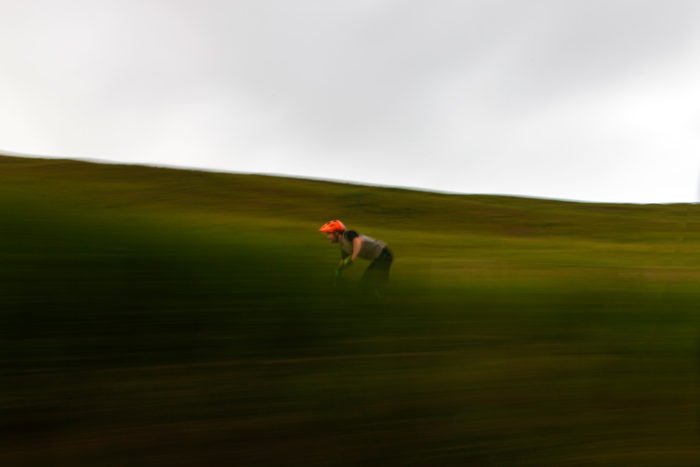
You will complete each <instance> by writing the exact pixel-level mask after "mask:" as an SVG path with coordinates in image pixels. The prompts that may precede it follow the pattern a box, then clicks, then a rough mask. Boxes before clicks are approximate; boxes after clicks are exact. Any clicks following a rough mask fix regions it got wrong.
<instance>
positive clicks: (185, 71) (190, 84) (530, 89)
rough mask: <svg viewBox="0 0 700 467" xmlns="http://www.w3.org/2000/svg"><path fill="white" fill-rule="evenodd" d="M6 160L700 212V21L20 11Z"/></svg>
mask: <svg viewBox="0 0 700 467" xmlns="http://www.w3.org/2000/svg"><path fill="white" fill-rule="evenodd" d="M0 7H1V9H0V64H2V72H1V73H0V149H4V150H8V151H15V152H20V153H27V154H35V155H46V156H61V157H70V158H90V159H103V160H109V161H124V162H128V163H147V164H155V165H169V166H184V167H200V168H208V169H216V170H224V171H236V172H264V173H276V174H288V175H295V176H306V177H313V178H327V179H337V180H348V181H356V182H366V183H370V184H381V185H395V186H405V187H416V188H424V189H432V190H439V191H450V192H460V193H497V194H517V195H526V196H536V197H546V198H559V199H574V200H590V201H615V202H679V201H680V202H683V201H685V202H687V201H696V200H697V199H698V175H699V174H700V1H696V0H688V1H683V0H664V1H660V0H659V1H646V0H634V1H632V0H508V1H501V0H486V1H474V0H460V1H457V0H455V1H452V0H431V1H428V0H422V1H414V0H352V1H347V0H343V1H340V0H315V1H310V0H228V1H218V0H187V1H185V0H114V1H111V0H72V1H67V0H44V1H40V0H0Z"/></svg>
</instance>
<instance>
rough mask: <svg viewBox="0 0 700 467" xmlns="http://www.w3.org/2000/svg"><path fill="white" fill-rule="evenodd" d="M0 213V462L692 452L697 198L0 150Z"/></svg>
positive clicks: (650, 459)
mask: <svg viewBox="0 0 700 467" xmlns="http://www.w3.org/2000/svg"><path fill="white" fill-rule="evenodd" d="M0 215H1V218H2V219H3V221H2V223H0V245H1V248H0V316H1V317H2V326H0V346H1V348H2V352H0V362H1V366H0V369H1V371H2V373H1V374H2V380H3V383H4V384H3V390H2V391H0V433H1V434H2V436H0V464H2V465H13V466H14V465H18V466H19V465H23V466H24V465H26V466H35V465H36V466H43V465H71V466H73V465H114V466H122V465H167V466H180V465H182V466H189V465H319V466H321V465H374V464H377V465H379V464H381V465H387V464H393V465H479V466H481V465H494V466H501V465H532V466H542V465H572V466H573V465H635V466H644V465H648V466H656V465H689V466H690V465H697V459H698V456H699V455H700V447H699V446H698V443H697V419H698V402H699V396H700V394H698V374H697V368H698V366H697V365H698V363H697V355H698V350H697V349H698V340H697V337H698V330H699V329H700V327H699V326H698V325H699V324H700V323H699V321H700V320H699V319H698V316H697V315H698V310H697V303H698V302H699V299H700V290H699V289H698V287H697V284H698V280H699V279H700V253H699V251H700V248H698V247H700V238H699V237H698V234H697V231H698V226H699V221H700V212H699V211H698V207H697V206H695V205H644V206H641V205H615V204H589V203H569V202H561V201H552V200H536V199H526V198H514V197H499V196H457V195H444V194H434V193H427V192H416V191H409V190H398V189H389V188H372V187H363V186H357V185H347V184H335V183H328V182H319V181H308V180H300V179H289V178H279V177H267V176H254V175H235V174H221V173H208V172H193V171H184V170H172V169H158V168H148V167H140V166H120V165H100V164H91V163H84V162H75V161H61V160H41V159H25V158H14V157H0ZM330 218H341V219H343V220H345V221H346V222H347V223H348V224H350V226H351V227H354V228H356V229H358V230H360V231H362V232H366V233H367V234H369V235H372V236H376V237H379V238H382V239H384V240H385V241H387V242H388V243H389V244H390V246H391V247H392V249H393V250H394V252H395V254H396V261H395V264H394V268H393V271H392V275H393V279H392V288H391V290H390V292H389V295H388V298H387V300H386V302H385V303H376V302H367V301H366V300H364V299H362V298H361V297H358V295H357V293H356V292H355V288H354V286H355V285H356V283H357V280H358V277H359V275H360V274H361V272H362V269H363V268H364V265H363V264H358V265H355V266H353V267H352V269H351V271H350V274H349V275H348V277H347V278H346V281H345V282H344V283H343V284H342V286H341V287H333V286H332V280H331V277H332V272H333V267H334V265H335V263H336V262H337V258H338V252H337V247H335V246H333V245H329V244H328V243H327V241H326V240H325V239H324V238H323V236H321V235H320V234H319V233H318V232H317V231H316V230H317V229H318V226H319V225H320V224H321V223H323V222H324V221H326V220H328V219H330Z"/></svg>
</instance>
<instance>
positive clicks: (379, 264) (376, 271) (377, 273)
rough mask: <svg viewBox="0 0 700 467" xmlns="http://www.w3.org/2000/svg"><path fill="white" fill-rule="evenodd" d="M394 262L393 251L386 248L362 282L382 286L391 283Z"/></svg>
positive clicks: (373, 261)
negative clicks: (390, 274) (390, 273)
mask: <svg viewBox="0 0 700 467" xmlns="http://www.w3.org/2000/svg"><path fill="white" fill-rule="evenodd" d="M393 261H394V255H393V253H392V252H391V250H390V249H389V248H387V247H385V248H384V249H383V250H382V252H381V253H380V254H379V256H377V257H376V258H375V259H374V260H372V262H371V263H369V266H367V269H366V270H365V273H364V274H363V275H362V280H363V282H365V283H366V284H367V285H374V286H382V285H385V284H386V283H387V282H388V281H389V270H390V269H391V263H392V262H393Z"/></svg>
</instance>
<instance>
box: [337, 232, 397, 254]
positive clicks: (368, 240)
mask: <svg viewBox="0 0 700 467" xmlns="http://www.w3.org/2000/svg"><path fill="white" fill-rule="evenodd" d="M357 237H360V238H361V239H362V246H361V247H360V252H359V253H358V255H357V256H358V257H359V258H362V259H367V260H370V261H372V260H373V259H376V258H377V257H378V256H379V255H380V254H381V252H382V250H383V249H384V248H385V247H386V243H384V242H383V241H381V240H377V239H376V238H372V237H368V236H367V235H362V234H358V233H357V232H355V231H354V230H346V231H345V232H344V233H343V236H342V237H341V238H340V254H341V256H342V257H343V258H347V257H348V256H350V255H352V249H353V245H352V241H353V240H354V239H355V238H357Z"/></svg>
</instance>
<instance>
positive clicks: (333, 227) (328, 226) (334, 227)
mask: <svg viewBox="0 0 700 467" xmlns="http://www.w3.org/2000/svg"><path fill="white" fill-rule="evenodd" d="M346 230H347V229H346V228H345V224H343V223H342V222H341V221H339V220H338V219H335V220H332V221H328V222H326V223H325V224H323V225H322V226H321V228H320V229H318V231H319V232H323V233H333V232H345V231H346Z"/></svg>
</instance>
